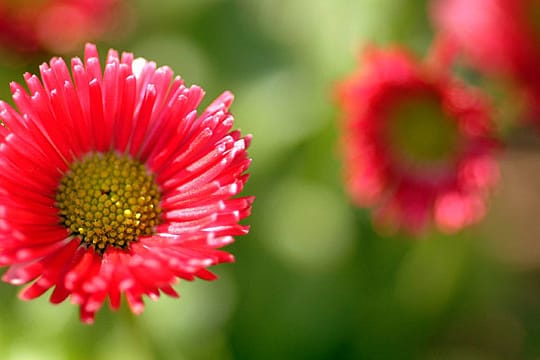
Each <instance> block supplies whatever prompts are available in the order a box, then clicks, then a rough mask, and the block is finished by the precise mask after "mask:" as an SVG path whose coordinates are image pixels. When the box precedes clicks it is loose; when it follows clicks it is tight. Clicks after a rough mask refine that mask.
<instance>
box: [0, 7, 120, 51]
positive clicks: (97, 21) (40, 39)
mask: <svg viewBox="0 0 540 360" xmlns="http://www.w3.org/2000/svg"><path fill="white" fill-rule="evenodd" d="M122 8H123V4H122V2H121V0H23V1H21V0H7V1H6V0H3V1H0V45H2V46H3V47H6V48H9V49H11V50H15V51H18V52H22V53H28V52H37V51H52V52H70V51H74V50H76V49H78V48H79V47H80V46H81V45H82V44H84V42H85V41H86V40H88V39H99V38H101V37H103V36H104V35H105V34H106V33H108V32H109V31H110V30H112V29H113V27H114V26H115V25H116V24H118V22H119V20H118V19H119V17H120V14H121V13H122V11H121V10H122Z"/></svg>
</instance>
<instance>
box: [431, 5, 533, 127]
mask: <svg viewBox="0 0 540 360" xmlns="http://www.w3.org/2000/svg"><path fill="white" fill-rule="evenodd" d="M431 14H432V18H433V21H434V23H435V24H436V25H437V27H438V29H439V31H440V35H439V37H440V38H442V39H443V42H445V43H447V44H448V45H449V46H451V47H454V48H455V49H456V50H458V51H459V52H461V53H463V54H464V55H465V57H466V58H467V59H468V60H469V61H470V63H472V64H474V65H475V66H476V68H477V69H478V70H480V71H482V72H485V73H488V74H490V75H496V76H499V77H500V78H502V79H506V80H510V81H511V82H512V83H513V85H514V86H517V90H519V92H520V93H521V94H522V95H523V97H524V100H525V102H526V104H527V106H528V108H529V109H528V110H529V112H530V119H531V120H534V121H537V120H538V116H540V70H539V67H538V63H539V62H540V22H539V21H538V14H540V2H539V1H537V0H434V1H433V2H432V8H431Z"/></svg>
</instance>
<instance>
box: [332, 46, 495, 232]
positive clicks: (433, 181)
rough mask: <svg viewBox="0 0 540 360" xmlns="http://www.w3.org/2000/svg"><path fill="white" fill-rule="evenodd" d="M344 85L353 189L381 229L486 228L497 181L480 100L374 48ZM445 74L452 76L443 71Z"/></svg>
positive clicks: (402, 56) (394, 53) (395, 52)
mask: <svg viewBox="0 0 540 360" xmlns="http://www.w3.org/2000/svg"><path fill="white" fill-rule="evenodd" d="M362 62H363V64H362V66H361V67H360V68H359V69H358V70H357V71H356V72H355V73H354V74H352V75H350V76H349V77H348V78H347V79H345V80H344V81H343V82H342V83H341V84H340V86H339V100H340V104H341V106H342V110H343V124H342V125H343V126H342V129H343V141H342V142H343V153H344V158H345V165H344V166H345V174H346V185H347V188H348V191H349V193H350V195H351V196H352V198H353V200H354V201H355V203H356V204H358V205H360V206H367V207H373V208H375V210H374V211H375V219H376V221H377V222H378V223H379V224H383V225H386V226H390V227H392V228H394V229H397V230H404V231H406V232H409V233H413V234H417V233H419V232H420V231H422V230H423V229H425V228H426V226H427V225H428V224H429V223H430V222H434V223H435V224H436V225H437V227H439V228H440V229H441V230H443V231H447V232H453V231H457V230H459V229H461V228H463V227H465V226H467V225H470V224H473V223H475V222H477V221H478V220H480V219H481V218H482V216H483V215H484V213H485V200H486V195H487V193H488V189H489V188H490V187H491V186H493V185H494V183H495V182H496V180H497V177H498V165H497V163H496V161H495V158H494V154H495V150H496V147H497V143H496V141H495V140H494V139H493V137H492V125H491V120H490V115H489V108H488V106H487V104H486V102H485V101H484V100H483V98H482V97H480V95H479V94H478V93H476V92H474V91H472V90H471V89H468V88H466V87H465V86H464V85H463V84H461V83H459V82H456V81H454V80H452V79H450V78H448V76H447V75H445V74H443V73H439V72H437V71H432V70H430V68H428V67H427V66H425V65H422V64H420V63H419V62H418V61H417V60H416V59H415V58H414V57H413V56H411V55H409V54H408V53H406V52H405V51H403V50H401V49H390V50H379V49H373V48H372V49H369V50H368V51H366V52H365V54H364V56H363V58H362ZM445 73H446V72H445Z"/></svg>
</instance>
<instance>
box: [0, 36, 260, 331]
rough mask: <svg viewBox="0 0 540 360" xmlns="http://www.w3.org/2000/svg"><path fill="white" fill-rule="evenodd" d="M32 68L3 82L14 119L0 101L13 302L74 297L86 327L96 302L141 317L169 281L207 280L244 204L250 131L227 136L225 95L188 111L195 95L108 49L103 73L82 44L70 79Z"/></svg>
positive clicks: (0, 250) (4, 250)
mask: <svg viewBox="0 0 540 360" xmlns="http://www.w3.org/2000/svg"><path fill="white" fill-rule="evenodd" d="M40 73H41V80H40V78H39V77H38V76H35V75H31V74H28V73H27V74H25V75H24V79H25V80H26V84H27V86H28V89H29V92H27V91H26V90H25V89H24V88H23V87H22V86H21V85H19V84H17V83H12V84H11V90H12V93H13V100H14V102H15V104H16V106H17V108H18V111H17V110H15V109H14V108H12V107H11V106H10V105H8V104H7V103H5V102H0V119H1V120H2V122H3V123H4V125H5V126H3V127H0V131H1V133H0V134H1V135H0V159H1V160H0V161H1V162H2V169H3V171H2V172H1V174H0V265H2V266H9V269H8V270H7V272H6V273H5V274H4V276H3V278H2V279H3V280H4V281H6V282H8V283H11V284H14V285H19V284H23V283H30V284H29V285H28V286H27V287H26V288H25V289H24V290H23V291H22V292H21V294H20V297H21V298H22V299H26V300H28V299H33V298H36V297H38V296H40V295H42V294H43V293H44V292H46V291H47V290H49V289H53V290H52V293H51V297H50V301H51V302H52V303H59V302H62V301H64V300H65V299H66V298H67V297H71V301H72V302H74V303H76V304H78V305H80V312H81V319H82V321H84V322H92V321H93V320H94V316H95V313H96V311H97V310H98V309H99V308H100V307H101V306H102V304H103V302H104V301H105V300H106V299H107V298H108V299H109V301H110V305H111V307H112V308H113V309H117V308H118V307H119V306H120V300H121V297H122V294H124V295H125V297H126V299H127V302H128V304H129V306H130V308H131V310H132V311H133V312H135V313H140V312H141V311H142V310H143V296H144V295H147V296H149V297H150V298H152V299H155V298H157V297H158V296H159V295H160V293H161V292H163V293H165V294H167V295H170V296H177V294H176V292H175V290H174V289H173V288H172V285H173V284H174V283H175V282H176V281H177V280H178V279H186V280H193V279H195V278H197V277H198V278H202V279H206V280H212V279H214V278H215V276H214V275H213V274H212V273H211V272H210V271H209V270H207V268H208V267H209V266H211V265H215V264H218V263H222V262H230V261H233V256H232V255H230V254H228V253H226V252H224V251H221V250H218V248H220V247H222V246H224V245H227V244H229V243H231V242H232V241H233V236H235V235H243V234H246V233H247V232H248V227H247V226H244V225H240V224H239V220H241V219H243V218H245V217H246V216H248V215H249V213H250V209H251V203H252V201H253V198H252V197H235V196H236V195H237V194H239V193H240V191H241V190H242V188H243V186H244V183H245V182H246V181H247V178H248V176H247V174H245V171H246V170H247V169H248V167H249V164H250V159H249V158H248V157H247V153H246V148H247V147H248V145H249V143H250V136H245V137H242V136H241V134H240V132H239V131H236V130H231V128H232V126H233V116H232V115H231V113H230V112H229V106H230V105H231V103H232V100H233V96H232V94H231V93H229V92H225V93H223V94H222V95H221V96H219V97H218V98H217V99H216V100H214V101H213V102H212V103H211V104H210V105H209V106H208V107H207V108H206V109H205V110H204V111H203V112H202V113H200V114H198V112H197V107H198V105H199V103H200V102H201V100H202V98H203V95H204V93H203V90H202V89H201V88H199V87H197V86H191V87H186V86H185V85H184V83H183V81H182V79H181V78H180V77H178V76H177V77H174V74H173V72H172V70H171V69H170V68H168V67H166V66H164V67H159V68H157V67H156V64H155V63H154V62H151V61H146V60H144V59H133V55H132V54H130V53H123V54H122V55H121V56H120V57H119V55H118V53H117V52H116V51H115V50H110V51H109V53H108V55H107V59H106V64H105V69H104V71H102V69H101V66H100V60H99V58H98V53H97V50H96V48H95V46H94V45H90V44H89V45H87V46H86V49H85V58H84V61H83V60H81V59H79V58H73V59H72V60H71V73H70V70H69V68H68V66H67V65H66V64H65V62H64V61H63V60H62V59H60V58H53V59H52V60H51V61H50V63H49V64H43V65H41V67H40ZM72 77H73V80H72Z"/></svg>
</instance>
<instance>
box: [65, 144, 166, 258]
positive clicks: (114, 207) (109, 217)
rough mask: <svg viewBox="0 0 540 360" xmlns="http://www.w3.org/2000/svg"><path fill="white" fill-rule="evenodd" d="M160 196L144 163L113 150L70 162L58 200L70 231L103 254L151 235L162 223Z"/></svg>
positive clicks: (83, 243) (84, 243)
mask: <svg viewBox="0 0 540 360" xmlns="http://www.w3.org/2000/svg"><path fill="white" fill-rule="evenodd" d="M160 198H161V195H160V192H159V190H158V187H157V185H156V183H155V181H154V176H153V175H152V174H150V173H149V172H148V171H147V170H146V168H145V166H144V165H143V164H141V163H139V162H137V161H135V160H133V159H131V158H129V157H127V156H119V155H117V154H115V153H112V152H111V153H106V154H93V155H91V156H89V157H87V158H85V159H83V160H81V161H77V162H74V163H73V164H72V166H71V168H70V171H69V172H67V173H66V174H65V175H64V177H63V178H62V180H61V182H60V186H59V187H58V192H57V193H56V204H57V207H58V209H59V210H60V218H61V223H62V225H64V226H65V227H66V228H67V229H69V231H70V233H71V235H72V236H76V237H78V238H79V239H80V240H81V244H82V245H85V246H88V247H89V246H93V247H94V249H95V250H96V251H98V252H100V253H103V252H104V251H105V250H106V249H107V247H108V246H115V247H118V248H122V249H127V248H128V246H129V244H130V243H131V242H134V241H137V238H138V237H139V236H144V235H151V234H152V233H153V232H154V228H155V226H156V225H158V224H159V222H160V214H161V208H160V206H159V201H160Z"/></svg>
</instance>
